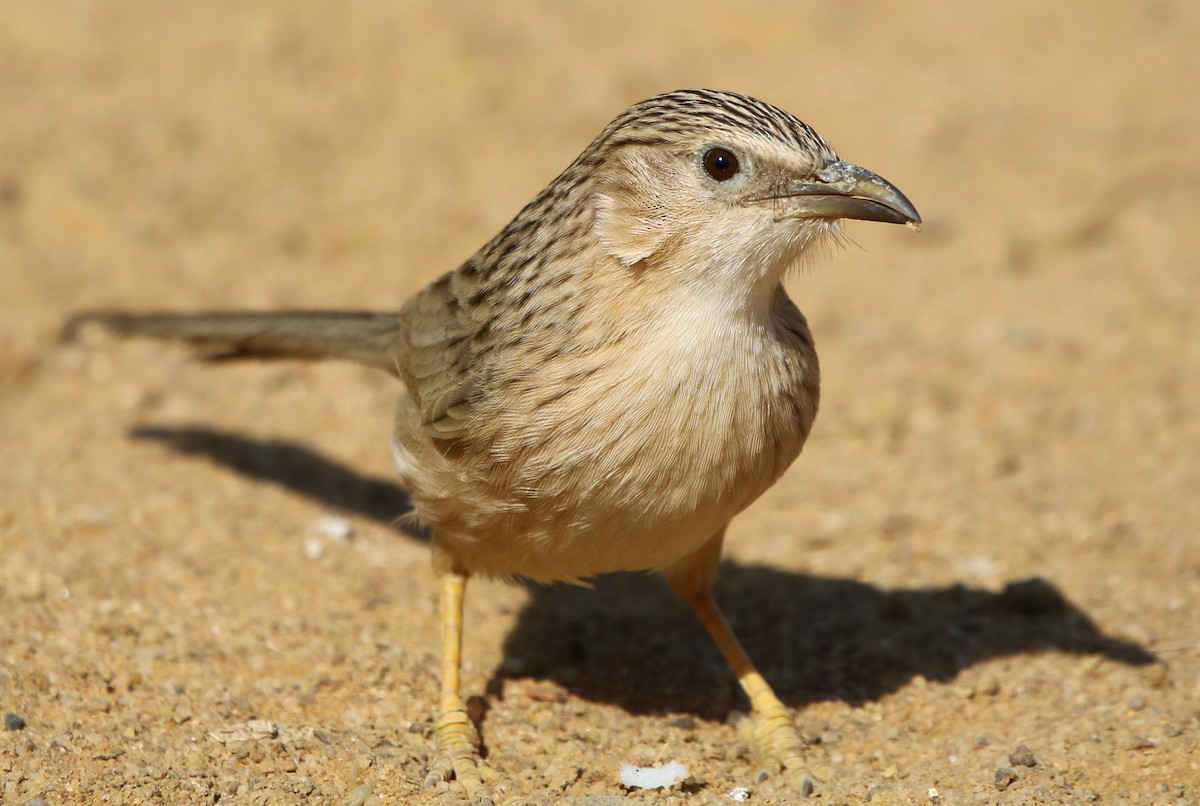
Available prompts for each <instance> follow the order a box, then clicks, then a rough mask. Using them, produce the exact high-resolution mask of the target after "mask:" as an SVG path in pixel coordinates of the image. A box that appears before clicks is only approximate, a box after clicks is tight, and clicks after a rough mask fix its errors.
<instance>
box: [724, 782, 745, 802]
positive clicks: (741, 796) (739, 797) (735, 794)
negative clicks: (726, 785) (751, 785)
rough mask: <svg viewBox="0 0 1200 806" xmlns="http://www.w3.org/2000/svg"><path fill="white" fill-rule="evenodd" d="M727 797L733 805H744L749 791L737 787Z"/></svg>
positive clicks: (742, 787)
mask: <svg viewBox="0 0 1200 806" xmlns="http://www.w3.org/2000/svg"><path fill="white" fill-rule="evenodd" d="M727 797H728V798H729V799H730V800H732V801H733V802H734V803H745V802H746V801H747V800H749V799H750V790H749V789H747V788H746V787H744V786H739V787H737V788H736V789H734V790H733V791H732V792H730V793H729V794H728V795H727Z"/></svg>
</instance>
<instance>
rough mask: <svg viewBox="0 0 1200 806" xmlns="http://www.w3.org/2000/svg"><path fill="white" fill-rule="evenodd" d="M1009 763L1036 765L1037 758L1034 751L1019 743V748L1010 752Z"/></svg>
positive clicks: (1019, 765) (1014, 764) (1020, 765)
mask: <svg viewBox="0 0 1200 806" xmlns="http://www.w3.org/2000/svg"><path fill="white" fill-rule="evenodd" d="M1008 763H1009V764H1012V765H1013V766H1014V767H1036V766H1037V763H1038V762H1037V759H1036V758H1034V756H1033V751H1032V750H1030V749H1029V748H1028V747H1026V746H1025V745H1023V744H1019V745H1017V749H1016V750H1014V751H1012V752H1011V753H1009V754H1008Z"/></svg>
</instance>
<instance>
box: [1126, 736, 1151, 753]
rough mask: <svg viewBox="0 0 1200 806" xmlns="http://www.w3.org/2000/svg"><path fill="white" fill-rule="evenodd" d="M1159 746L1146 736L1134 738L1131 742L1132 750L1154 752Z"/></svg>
mask: <svg viewBox="0 0 1200 806" xmlns="http://www.w3.org/2000/svg"><path fill="white" fill-rule="evenodd" d="M1157 746H1158V745H1156V744H1155V743H1154V742H1153V741H1151V740H1150V739H1149V738H1147V737H1145V736H1134V737H1133V738H1132V739H1130V740H1129V749H1130V750H1153V749H1154V748H1155V747H1157Z"/></svg>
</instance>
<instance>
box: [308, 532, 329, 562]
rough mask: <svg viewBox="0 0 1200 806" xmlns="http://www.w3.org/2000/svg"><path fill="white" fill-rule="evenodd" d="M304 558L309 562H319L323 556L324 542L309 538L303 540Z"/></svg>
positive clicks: (316, 538)
mask: <svg viewBox="0 0 1200 806" xmlns="http://www.w3.org/2000/svg"><path fill="white" fill-rule="evenodd" d="M304 556H305V557H307V558H308V559H310V560H319V559H321V558H322V557H324V556H325V541H323V540H321V538H319V537H309V538H305V540H304Z"/></svg>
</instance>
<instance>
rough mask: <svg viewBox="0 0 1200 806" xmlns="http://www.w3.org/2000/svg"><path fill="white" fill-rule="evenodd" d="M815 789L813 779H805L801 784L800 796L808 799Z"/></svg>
mask: <svg viewBox="0 0 1200 806" xmlns="http://www.w3.org/2000/svg"><path fill="white" fill-rule="evenodd" d="M814 789H816V785H815V784H813V779H811V778H805V779H804V781H803V782H801V784H800V796H801V797H805V798H807V797H808V796H809V795H811V794H812V793H813V790H814Z"/></svg>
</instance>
